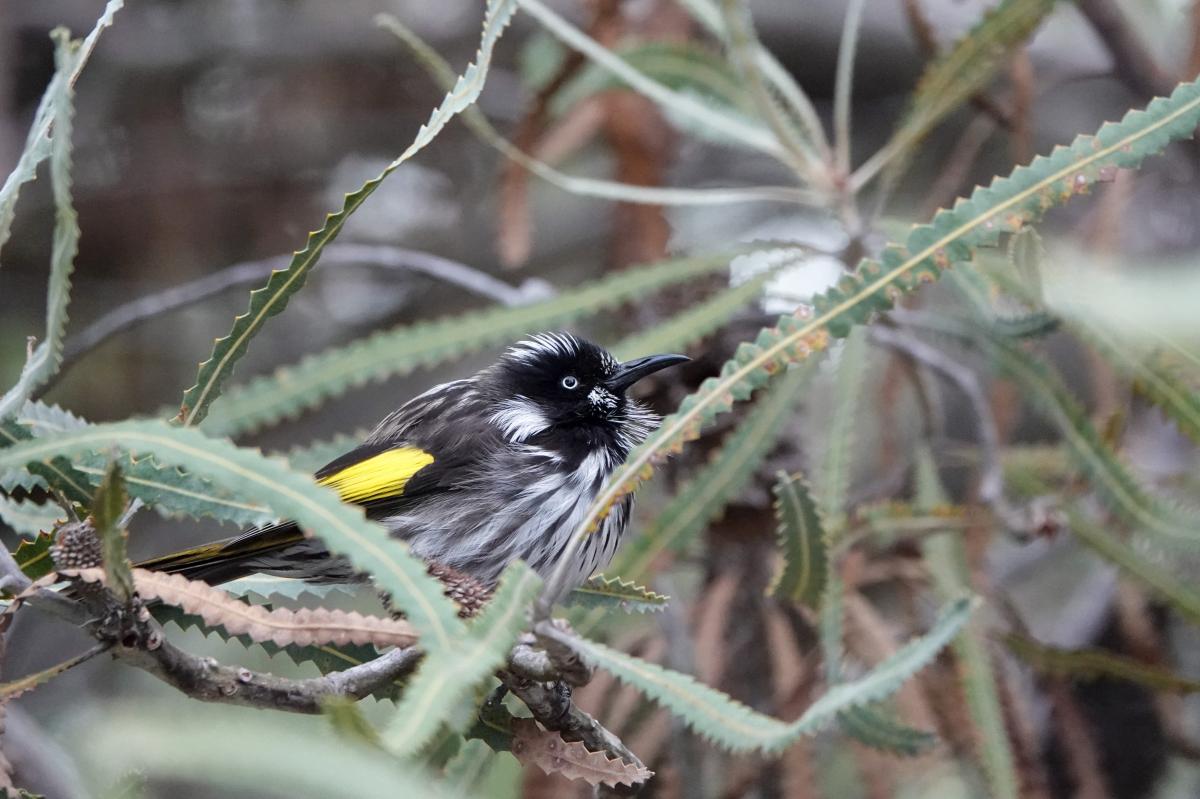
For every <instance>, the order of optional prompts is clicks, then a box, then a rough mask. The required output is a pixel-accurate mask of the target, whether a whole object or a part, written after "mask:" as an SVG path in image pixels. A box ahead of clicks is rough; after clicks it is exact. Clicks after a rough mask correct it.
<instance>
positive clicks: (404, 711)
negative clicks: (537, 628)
mask: <svg viewBox="0 0 1200 799" xmlns="http://www.w3.org/2000/svg"><path fill="white" fill-rule="evenodd" d="M541 585H542V580H541V578H540V577H538V575H537V573H536V572H534V571H533V570H532V569H530V568H529V567H528V566H526V565H525V564H524V563H523V562H522V561H514V562H513V563H511V564H510V565H509V566H508V567H507V568H506V569H505V570H504V574H503V575H502V576H501V578H500V584H499V586H497V588H496V591H495V594H494V595H493V596H492V599H491V601H490V602H488V604H487V605H486V606H485V607H484V608H483V610H482V611H481V612H480V613H479V614H478V615H476V616H475V617H474V618H473V619H472V620H471V621H470V622H469V623H468V624H467V630H466V632H465V633H463V634H462V636H461V637H460V638H459V639H458V640H457V641H455V642H454V643H453V644H452V645H450V646H447V647H445V648H443V649H439V650H431V651H429V652H428V653H427V654H426V655H425V659H424V660H423V661H422V662H421V665H420V666H419V667H418V669H417V673H416V675H415V676H414V677H413V678H412V680H411V681H410V682H409V685H408V688H407V689H406V690H405V693H404V699H403V700H402V701H401V703H400V706H399V708H398V709H397V713H396V718H395V720H394V721H393V722H392V724H391V725H390V726H389V728H388V729H387V730H386V731H385V733H384V736H383V738H384V743H385V745H386V747H387V749H388V750H389V751H391V752H393V753H395V754H397V755H401V756H403V755H406V754H410V753H412V752H416V751H417V750H419V749H420V748H421V747H422V746H423V745H424V744H425V743H426V742H428V741H429V739H430V738H431V737H432V736H433V734H434V733H436V732H437V730H438V727H439V726H441V725H442V723H443V722H444V721H445V719H444V718H442V716H441V714H439V713H438V712H437V711H436V710H435V709H436V708H448V707H453V706H455V705H457V704H458V703H459V701H461V700H462V698H463V697H465V696H467V695H468V694H469V692H471V691H473V690H475V687H476V686H477V685H479V684H480V683H481V682H483V681H484V680H485V679H486V678H487V677H489V676H490V675H491V674H492V673H493V672H495V671H496V669H498V668H500V667H501V666H503V665H504V663H505V662H506V661H507V659H508V653H509V651H510V650H511V649H512V645H513V643H514V642H515V641H516V639H517V636H518V635H519V634H520V633H521V631H522V630H524V629H525V627H526V626H527V624H528V621H529V607H530V605H531V604H532V602H533V599H534V597H536V596H537V593H538V591H539V589H540V588H541Z"/></svg>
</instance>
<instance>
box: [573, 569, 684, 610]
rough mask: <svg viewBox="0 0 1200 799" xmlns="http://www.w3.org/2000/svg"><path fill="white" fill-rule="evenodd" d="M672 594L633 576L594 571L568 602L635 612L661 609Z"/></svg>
mask: <svg viewBox="0 0 1200 799" xmlns="http://www.w3.org/2000/svg"><path fill="white" fill-rule="evenodd" d="M669 601H670V597H666V596H663V595H662V594H658V593H655V592H654V591H651V590H650V589H649V588H645V587H643V586H640V585H638V584H637V583H635V582H633V581H632V580H622V579H621V578H620V577H605V576H604V575H603V574H596V575H593V576H592V577H591V578H589V579H588V581H587V582H586V583H584V584H583V585H581V586H579V587H578V588H576V589H575V590H574V591H572V592H571V593H570V595H569V596H568V597H567V604H569V605H570V606H572V607H577V608H586V609H591V608H604V609H606V610H623V611H632V612H636V613H647V612H649V611H655V610H662V609H663V608H665V607H666V606H667V602H669Z"/></svg>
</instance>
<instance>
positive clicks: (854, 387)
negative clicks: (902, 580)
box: [812, 329, 867, 545]
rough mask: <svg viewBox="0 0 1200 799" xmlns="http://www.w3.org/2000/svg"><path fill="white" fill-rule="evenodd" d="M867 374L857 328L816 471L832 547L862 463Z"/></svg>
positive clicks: (862, 336)
mask: <svg viewBox="0 0 1200 799" xmlns="http://www.w3.org/2000/svg"><path fill="white" fill-rule="evenodd" d="M866 371H867V336H866V331H865V330H862V329H856V330H854V331H851V333H850V335H849V336H847V338H846V343H845V344H844V345H843V346H842V349H841V352H840V353H838V358H837V378H836V380H835V381H834V387H833V403H832V404H833V413H832V416H831V418H830V419H829V422H828V429H827V433H826V435H825V440H824V449H823V451H822V452H821V456H820V461H819V466H817V467H816V468H814V469H813V470H812V471H813V478H814V479H813V483H814V485H813V488H814V489H815V492H814V498H815V500H816V502H817V506H818V507H819V508H820V509H821V513H822V516H823V519H824V522H825V523H824V530H825V534H826V536H827V537H828V539H829V540H828V544H830V545H833V544H834V543H836V542H837V540H838V539H839V538H841V536H842V532H843V530H844V528H845V526H846V514H847V510H848V509H847V507H846V504H847V497H848V496H849V494H850V486H851V484H852V482H853V479H854V474H853V467H854V464H855V463H856V462H857V461H858V458H856V457H855V450H856V448H857V444H858V429H857V428H858V409H859V407H860V404H861V399H862V393H863V378H864V377H865V375H866Z"/></svg>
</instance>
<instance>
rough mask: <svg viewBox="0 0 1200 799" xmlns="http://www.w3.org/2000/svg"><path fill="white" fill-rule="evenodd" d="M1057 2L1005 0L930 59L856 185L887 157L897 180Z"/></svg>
mask: <svg viewBox="0 0 1200 799" xmlns="http://www.w3.org/2000/svg"><path fill="white" fill-rule="evenodd" d="M1053 8H1054V0H1002V2H1000V3H998V4H997V5H996V6H995V7H994V8H992V9H991V10H989V11H988V12H987V13H986V14H985V15H984V17H983V19H982V20H981V21H980V22H979V23H978V24H977V25H976V26H975V27H973V28H972V29H971V30H970V31H969V32H968V33H967V34H966V35H965V36H963V37H962V38H961V39H959V40H958V41H957V42H955V44H954V46H953V47H952V48H951V49H950V51H949V52H948V53H946V54H945V55H943V56H941V57H940V58H937V59H936V60H934V61H932V62H931V63H930V64H929V65H928V66H927V67H926V68H925V72H924V73H923V74H922V75H921V78H920V80H919V81H918V82H917V87H916V90H915V91H914V92H913V94H912V98H911V100H910V102H909V107H908V110H907V111H906V113H905V114H904V116H903V117H902V118H901V121H900V124H899V126H897V128H896V131H895V132H894V133H893V134H892V137H891V139H890V140H889V141H888V143H887V144H886V145H884V146H883V147H882V148H880V150H879V151H878V152H877V153H876V154H875V155H874V156H872V157H871V158H870V159H868V160H867V161H866V162H865V163H864V164H863V165H862V166H861V167H860V168H859V169H858V171H857V172H855V175H854V178H853V181H854V186H855V188H861V187H862V186H863V185H864V184H865V183H866V181H867V180H869V179H870V178H871V177H872V176H873V175H875V174H876V173H877V172H878V171H879V170H880V169H881V168H882V167H883V166H884V165H886V164H888V163H889V162H890V163H891V164H892V169H893V175H892V179H893V180H895V178H896V176H897V173H898V172H899V171H901V170H902V169H903V166H904V162H905V161H906V159H907V155H908V153H909V152H910V151H911V149H912V148H913V147H914V146H915V145H916V144H917V143H918V142H919V141H920V140H921V139H922V138H924V136H925V134H927V133H928V132H929V131H930V130H932V129H933V127H934V126H935V125H937V124H938V123H939V122H941V121H942V120H943V119H945V117H946V116H947V115H948V114H949V113H950V112H951V111H953V110H954V109H955V108H957V107H958V106H960V105H962V103H964V102H965V101H966V100H967V99H968V98H970V97H971V96H972V95H974V94H976V93H977V92H979V91H980V90H981V89H983V88H984V87H986V86H987V84H988V83H989V82H990V81H991V80H992V77H993V76H994V75H995V74H996V71H997V70H998V69H999V68H1000V67H1001V66H1003V65H1004V64H1005V63H1006V62H1007V60H1008V58H1009V54H1010V53H1012V51H1013V50H1014V49H1015V48H1016V47H1017V46H1019V45H1020V44H1021V43H1022V42H1024V41H1025V40H1026V39H1028V38H1029V37H1030V35H1032V34H1033V32H1034V31H1035V30H1037V28H1038V26H1039V25H1040V24H1041V22H1042V20H1043V19H1044V18H1045V17H1046V15H1047V14H1049V13H1050V11H1051V10H1052V9H1053ZM896 159H899V160H896Z"/></svg>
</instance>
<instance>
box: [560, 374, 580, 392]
mask: <svg viewBox="0 0 1200 799" xmlns="http://www.w3.org/2000/svg"><path fill="white" fill-rule="evenodd" d="M562 387H563V388H565V389H566V390H567V391H572V390H574V389H576V388H579V381H578V380H576V379H575V375H567V376H566V377H564V378H563V379H562Z"/></svg>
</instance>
